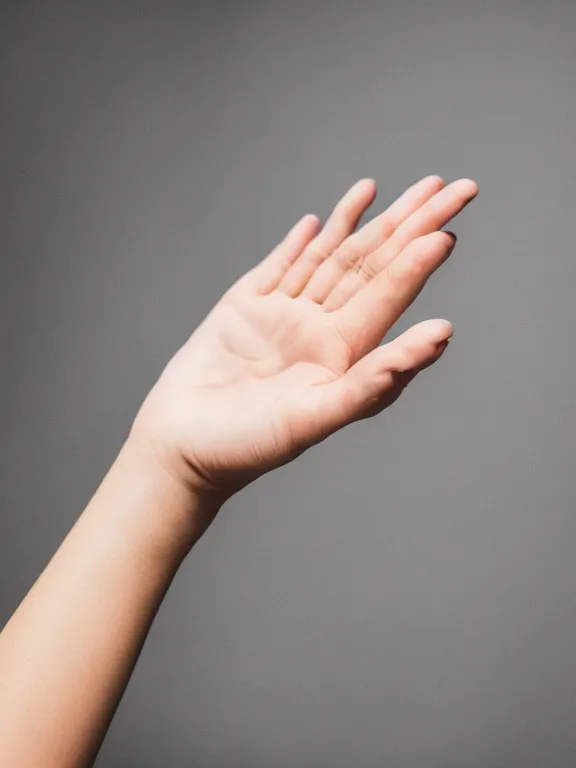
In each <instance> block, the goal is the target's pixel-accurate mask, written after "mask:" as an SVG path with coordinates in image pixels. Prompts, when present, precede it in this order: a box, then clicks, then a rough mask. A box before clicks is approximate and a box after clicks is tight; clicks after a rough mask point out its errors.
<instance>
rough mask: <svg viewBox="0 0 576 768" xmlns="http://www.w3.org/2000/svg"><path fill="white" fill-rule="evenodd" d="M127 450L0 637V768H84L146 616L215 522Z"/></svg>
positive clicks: (209, 511)
mask: <svg viewBox="0 0 576 768" xmlns="http://www.w3.org/2000/svg"><path fill="white" fill-rule="evenodd" d="M216 511H217V509H216V507H213V505H211V504H209V503H208V502H207V501H206V500H202V501H200V500H199V499H198V497H197V496H195V495H193V494H192V493H191V492H190V491H189V490H188V489H186V488H185V487H184V486H183V485H182V484H181V483H178V482H177V480H175V479H174V478H173V477H171V476H170V475H169V474H168V473H167V472H165V471H164V470H162V469H160V468H158V469H156V468H155V467H153V466H152V465H147V464H146V463H145V462H144V461H142V460H141V457H140V456H139V455H137V454H136V452H135V451H133V450H131V448H130V447H129V446H128V444H127V445H126V446H125V447H124V448H123V449H122V451H121V452H120V455H119V456H118V458H117V460H116V461H115V462H114V464H113V466H112V468H111V469H110V471H109V473H108V474H107V476H106V477H105V479H104V480H103V482H102V484H101V485H100V487H99V488H98V490H97V492H96V494H95V496H94V497H93V499H92V500H91V502H90V503H89V505H88V506H87V508H86V510H85V511H84V512H83V513H82V515H81V516H80V518H79V519H78V521H77V523H76V524H75V526H74V527H73V528H72V530H71V531H70V533H69V535H68V536H67V538H66V539H65V540H64V542H63V543H62V545H61V547H60V548H59V550H58V551H57V553H56V554H55V555H54V557H53V558H52V560H51V561H50V563H49V564H48V566H47V567H46V569H45V570H44V572H43V573H42V575H41V576H40V578H39V579H38V581H37V582H36V583H35V585H34V586H33V588H32V589H31V590H30V592H29V593H28V595H27V596H26V598H25V599H24V601H23V602H22V604H21V605H20V607H19V608H18V610H17V611H16V613H15V614H14V615H13V616H12V618H11V619H10V621H9V622H8V624H7V625H6V627H5V628H4V631H3V632H2V634H1V635H0V764H1V765H2V766H3V768H32V766H34V768H37V766H39V765H42V766H43V767H44V768H52V766H54V768H78V767H79V766H87V765H91V763H92V761H93V760H94V758H95V755H96V753H97V751H98V748H99V746H100V744H101V741H102V739H103V737H104V734H105V732H106V729H107V727H108V725H109V722H110V720H111V718H112V716H113V714H114V711H115V709H116V707H117V705H118V702H119V700H120V698H121V696H122V693H123V691H124V689H125V686H126V684H127V682H128V679H129V677H130V674H131V672H132V670H133V668H134V664H135V663H136V660H137V658H138V654H139V652H140V650H141V647H142V644H143V642H144V640H145V638H146V634H147V632H148V630H149V628H150V625H151V623H152V621H153V619H154V616H155V614H156V611H157V609H158V607H159V605H160V603H161V601H162V598H163V597H164V595H165V593H166V590H167V589H168V587H169V585H170V583H171V581H172V578H173V577H174V574H175V573H176V571H177V569H178V567H179V565H180V564H181V562H182V560H183V559H184V557H185V556H186V554H187V552H188V551H189V550H190V548H191V547H192V545H193V544H194V542H195V541H196V540H197V538H198V537H199V536H200V535H201V534H202V532H203V531H204V529H205V528H206V526H207V524H209V522H210V520H211V519H212V518H213V516H214V514H215V513H216Z"/></svg>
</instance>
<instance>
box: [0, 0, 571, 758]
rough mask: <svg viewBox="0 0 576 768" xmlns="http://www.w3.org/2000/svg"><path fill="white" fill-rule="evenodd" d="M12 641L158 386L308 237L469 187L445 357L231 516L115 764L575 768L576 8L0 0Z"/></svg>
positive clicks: (148, 675) (182, 606)
mask: <svg viewBox="0 0 576 768" xmlns="http://www.w3.org/2000/svg"><path fill="white" fill-rule="evenodd" d="M0 13H1V16H0V29H1V32H0V35H1V46H0V57H1V104H0V108H1V123H0V124H1V155H0V162H1V167H0V192H1V206H0V216H1V226H0V243H1V256H2V259H1V269H2V272H1V280H0V291H1V296H0V302H1V312H2V318H1V319H2V345H3V348H2V377H1V381H2V389H3V396H2V398H1V408H2V414H1V416H2V428H1V460H2V478H1V494H2V510H1V517H0V547H1V550H0V556H1V560H0V593H1V594H0V598H1V599H0V609H1V618H2V620H3V621H5V620H7V618H8V617H9V615H10V614H11V612H12V611H13V610H14V609H15V607H16V606H17V604H18V603H19V601H20V600H21V599H22V597H23V595H24V594H25V592H26V590H27V589H28V588H29V586H30V585H31V584H32V582H33V581H34V579H35V578H36V577H37V575H38V574H39V572H40V571H41V569H42V568H43V566H44V565H45V563H46V562H47V560H48V559H49V558H50V556H51V554H52V553H53V551H54V550H55V548H56V547H57V546H58V544H59V542H60V541H61V539H62V538H63V536H64V535H65V534H66V532H67V530H68V529H69V527H70V526H71V524H72V523H73V521H74V520H75V518H76V517H77V515H78V514H79V512H80V511H81V509H82V508H83V507H84V505H85V504H86V502H87V501H88V499H89V498H90V496H91V494H92V492H93V491H94V489H95V487H96V486H97V484H98V483H99V481H100V479H101V477H102V476H103V474H104V473H105V471H106V469H107V468H108V466H109V464H110V463H111V461H112V460H113V458H114V456H115V453H116V451H117V450H118V447H119V445H120V444H121V442H122V439H123V437H124V435H125V434H126V431H127V429H128V427H129V424H130V423H131V420H132V418H133V416H134V414H135V412H136V410H137V408H138V405H139V403H140V402H141V400H142V398H143V397H144V395H145V394H146V392H147V390H148V389H149V387H150V386H151V385H152V383H153V381H154V380H155V378H156V377H157V375H158V374H159V372H160V371H161V369H162V367H163V365H164V364H165V362H167V360H168V359H169V357H170V356H171V355H172V354H173V352H174V351H175V350H176V349H177V348H178V347H179V346H180V344H181V343H182V342H183V341H184V340H185V339H186V338H187V336H188V335H189V333H190V332H191V331H192V329H193V328H194V327H195V326H196V325H197V324H198V323H199V322H200V321H201V319H202V318H203V317H204V315H205V314H206V312H207V311H208V310H209V309H210V307H211V306H212V305H213V303H214V302H215V301H216V300H217V299H218V298H219V296H220V295H221V294H222V293H223V292H224V290H226V288H227V287H228V286H229V285H230V284H231V282H232V281H233V280H234V279H235V278H236V277H237V276H238V275H240V274H242V273H243V272H244V271H245V270H246V269H248V268H249V267H251V266H252V265H253V264H254V263H255V262H256V261H258V260H259V259H260V258H262V257H263V256H264V255H265V254H266V253H267V252H268V250H270V248H271V247H272V246H273V245H274V244H275V243H276V241H277V240H279V239H280V238H281V237H282V236H283V234H284V233H285V231H286V230H287V229H288V228H289V227H290V226H291V225H292V223H293V222H294V221H295V220H296V218H298V217H299V216H300V215H301V214H303V213H305V212H307V211H312V212H315V213H317V214H319V215H320V216H322V217H325V216H326V215H327V213H328V212H329V210H330V208H331V206H332V204H333V203H334V202H335V200H336V199H337V198H338V197H339V196H340V195H341V194H342V192H343V191H344V190H345V189H346V188H347V187H348V186H349V185H350V184H352V183H353V182H354V181H355V180H357V179H358V178H360V177H362V176H365V175H368V176H373V177H375V178H376V179H377V181H378V182H379V188H380V193H379V198H378V201H377V203H376V205H375V210H378V211H379V210H381V209H382V208H383V207H384V206H385V205H386V204H387V203H388V202H390V201H391V200H392V199H393V198H394V197H395V196H396V195H397V194H398V193H400V192H401V191H402V190H403V189H404V188H405V187H406V186H407V185H408V184H410V183H411V182H413V181H414V180H416V179H417V178H419V177H421V176H423V175H426V174H429V173H439V174H441V175H443V176H444V177H445V178H447V179H452V178H455V177H458V176H471V177H473V178H475V179H476V180H477V181H478V182H479V185H480V189H481V193H480V197H479V198H478V200H477V201H476V202H475V203H474V204H473V205H472V206H470V208H468V209H467V210H466V211H465V212H464V213H463V215H462V216H461V217H460V218H459V219H458V220H457V222H456V223H455V225H454V229H455V231H456V232H457V234H458V235H459V244H458V247H457V250H456V252H455V254H454V255H453V257H452V259H451V260H450V262H449V263H448V264H447V265H446V266H445V267H443V268H442V270H441V272H440V273H439V274H438V275H436V276H434V278H433V279H432V280H431V282H430V284H429V286H428V288H427V289H426V291H425V293H424V294H423V295H422V296H421V297H420V298H419V300H418V302H417V303H416V304H415V305H414V306H413V307H412V308H411V309H410V311H409V312H408V313H407V316H406V318H405V319H403V320H402V322H401V323H400V324H399V327H398V328H397V329H395V331H396V330H402V329H403V328H405V327H406V326H407V325H409V324H412V323H413V322H415V321H418V320H422V319H426V318H428V317H437V316H440V317H447V318H449V319H450V320H452V321H453V323H454V327H455V335H454V340H453V343H452V344H451V346H450V349H449V350H448V352H447V353H446V355H445V357H444V358H443V359H442V361H441V362H440V363H439V364H438V365H437V366H436V367H434V368H433V369H430V370H429V371H426V373H425V374H423V375H422V376H421V377H419V378H418V379H417V380H416V381H415V382H414V383H413V384H412V385H411V387H410V389H409V390H408V391H407V392H406V394H405V396H403V397H402V398H401V400H400V401H399V402H398V403H397V404H396V405H394V406H393V407H392V408H391V409H390V410H389V411H387V412H386V413H385V414H383V415H382V416H381V417H379V418H377V419H375V420H373V421H371V422H364V423H362V424H358V425H354V426H352V427H350V428H348V429H347V430H346V431H345V432H342V433H340V434H339V435H337V436H334V437H332V438H331V439H330V440H328V441H327V442H326V443H324V444H323V445H322V446H320V447H317V448H316V449H314V450H312V451H310V452H309V453H307V454H306V455H305V456H302V457H301V458H300V459H299V460H298V461H297V462H296V463H295V464H293V465H291V466H289V467H285V468H283V469H281V470H279V471H277V472H275V473H274V474H273V475H270V476H267V477H266V478H264V479H263V480H261V481H260V482H258V483H257V484H255V485H254V486H252V487H250V488H248V489H246V490H245V491H244V492H243V493H242V494H241V495H239V496H238V497H237V498H236V499H234V500H233V501H232V502H230V503H229V504H228V505H227V506H226V507H225V509H224V510H223V511H222V513H221V516H220V517H219V518H218V519H217V520H216V522H215V523H214V525H213V526H212V527H211V528H210V530H209V531H208V533H207V534H206V536H205V537H204V539H203V540H202V541H201V542H200V543H199V545H198V546H197V548H196V549H195V550H194V551H193V553H192V555H191V556H190V557H189V559H188V560H187V561H186V563H185V564H184V566H183V568H182V570H181V572H180V573H179V575H178V577H177V578H176V580H175V582H174V584H173V585H172V588H171V589H170V591H169V594H168V596H167V598H166V601H165V603H164V604H163V606H162V609H161V611H160V614H159V616H158V619H157V621H156V623H155V625H154V627H153V630H152V632H151V634H150V636H149V639H148V641H147V644H146V646H145V648H144V650H143V653H142V656H141V658H140V661H139V664H138V666H137V669H136V672H135V674H134V677H133V679H132V682H131V684H130V686H129V689H128V691H127V693H126V696H125V698H124V700H123V702H122V704H121V706H120V709H119V711H118V713H117V716H116V718H115V720H114V722H113V725H112V727H111V729H110V732H109V735H108V738H107V740H106V743H105V745H104V747H103V749H102V752H101V755H100V758H99V760H98V763H97V764H98V765H99V766H109V767H110V768H120V767H121V766H122V767H125V766H142V768H145V767H147V766H158V765H162V766H166V768H168V767H171V766H202V767H203V768H204V767H205V768H217V767H218V768H219V767H220V766H222V767H224V766H230V767H232V766H234V767H235V768H237V767H239V766H247V767H248V766H249V767H250V768H259V767H260V766H266V767H269V766H274V767H275V768H276V767H278V768H283V767H284V766H296V765H298V766H314V767H316V766H352V765H353V766H358V767H359V768H364V767H366V768H367V767H368V766H375V767H376V766H379V767H381V766H390V767H391V768H396V767H398V768H403V767H404V766H406V767H410V768H435V767H436V766H438V768H452V767H454V768H476V767H477V768H497V767H500V766H502V767H505V768H508V767H512V766H542V765H546V766H547V768H555V767H556V766H572V765H574V762H575V760H576V728H575V725H574V723H575V717H576V701H575V699H576V558H575V554H576V430H575V427H576V407H575V406H576V403H575V402H574V401H575V395H574V378H575V375H576V362H575V359H574V341H573V340H574V332H575V330H576V309H575V308H574V302H573V295H574V285H575V281H576V270H575V267H574V263H575V254H574V251H575V247H574V238H573V227H574V220H575V213H574V209H575V201H576V194H575V192H576V190H575V186H576V184H575V179H576V153H575V150H574V143H575V142H574V140H575V128H574V126H575V124H576V46H575V45H574V38H575V35H576V5H574V4H572V3H570V2H569V0H566V2H563V3H561V2H540V3H536V2H525V3H521V4H520V3H519V4H517V5H514V4H512V3H510V2H501V1H499V2H475V3H465V2H458V3H456V2H454V3H451V2H440V1H438V2H402V3H401V2H400V1H399V0H398V2H380V3H370V2H348V3H340V2H315V3H298V2H290V3H288V2H285V3H274V2H268V3H252V2H230V3H214V2H211V3H208V2H207V3H205V4H202V3H185V2H180V3H175V2H169V1H167V0H164V2H142V3H136V2H134V3H128V2H114V3H113V2H98V3H88V2H75V3H73V4H65V3H47V2H30V3H16V2H13V3H10V2H4V3H3V5H2V10H1V12H0Z"/></svg>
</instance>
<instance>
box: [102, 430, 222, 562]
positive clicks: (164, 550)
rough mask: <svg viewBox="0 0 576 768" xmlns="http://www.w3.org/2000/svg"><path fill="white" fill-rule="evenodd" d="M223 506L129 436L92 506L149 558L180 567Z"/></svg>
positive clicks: (117, 532)
mask: <svg viewBox="0 0 576 768" xmlns="http://www.w3.org/2000/svg"><path fill="white" fill-rule="evenodd" d="M223 501H224V500H221V499H219V498H216V497H215V496H213V495H210V494H208V493H205V492H203V491H202V490H201V489H200V488H196V487H195V486H194V485H192V484H190V483H188V482H185V481H183V480H182V479H181V478H180V477H179V476H178V474H177V473H175V472H173V471H172V468H171V466H170V465H169V464H167V463H164V461H162V459H161V457H159V456H157V455H156V454H155V453H154V452H152V451H151V450H149V449H148V447H147V446H146V445H144V444H141V443H139V442H138V441H136V440H133V439H132V438H131V437H129V438H128V439H127V440H126V442H125V443H124V445H123V446H122V448H121V450H120V452H119V453H118V456H117V457H116V459H115V461H114V463H113V464H112V466H111V467H110V470H109V471H108V473H107V475H106V477H105V478H104V480H103V482H102V484H101V486H100V487H99V489H98V491H97V493H96V495H95V496H94V499H93V501H92V502H91V505H90V506H94V507H95V508H96V513H97V515H98V516H99V517H101V518H102V517H103V518H106V521H107V523H109V524H110V526H111V529H112V530H113V531H114V533H115V535H116V534H119V535H120V537H121V538H122V539H126V540H129V541H131V542H133V543H134V544H135V545H136V546H137V547H139V548H140V549H141V550H142V553H143V555H144V556H145V557H146V558H148V559H153V560H155V561H158V560H169V561H176V562H180V561H181V560H182V559H184V558H185V557H186V555H187V554H188V552H189V551H190V549H191V548H192V547H193V546H194V544H195V543H196V542H197V541H198V539H199V538H200V537H201V536H202V534H203V533H204V532H205V531H206V529H207V528H208V527H209V525H210V524H211V522H212V521H213V519H214V518H215V517H216V515H217V513H218V511H219V509H220V507H221V506H222V504H223Z"/></svg>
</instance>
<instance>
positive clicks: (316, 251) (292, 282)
mask: <svg viewBox="0 0 576 768" xmlns="http://www.w3.org/2000/svg"><path fill="white" fill-rule="evenodd" d="M375 197H376V182H375V181H374V180H373V179H362V180H361V181H358V182H357V183H356V184H354V186H353V187H352V188H351V189H349V190H348V192H347V193H346V194H345V195H344V197H343V198H342V199H341V200H340V202H339V203H338V204H337V205H336V207H335V208H334V210H333V212H332V214H331V215H330V217H329V219H328V221H327V222H326V224H325V225H324V227H323V228H322V230H321V231H320V233H319V234H318V236H317V237H315V238H314V240H313V241H312V242H311V243H310V244H309V245H308V246H307V247H306V249H305V250H304V252H303V253H302V254H301V256H300V258H298V259H297V260H296V261H295V262H294V264H293V265H292V266H291V267H290V269H289V270H288V272H287V273H286V274H285V275H284V277H283V279H282V281H281V282H280V285H279V289H280V290H281V291H283V292H284V293H286V294H287V295H288V296H298V295H299V294H300V293H301V292H302V290H303V289H304V288H305V286H306V284H307V282H308V280H309V279H310V278H311V277H312V275H313V274H314V272H315V271H316V270H317V269H318V267H319V266H320V264H322V262H323V261H325V260H326V259H327V258H328V257H329V256H331V255H332V253H333V251H334V250H335V249H336V248H337V247H338V246H339V245H340V243H341V242H342V241H343V240H345V239H346V238H347V237H348V235H349V234H350V233H351V232H353V231H354V229H355V227H356V225H357V224H358V222H359V221H360V218H361V216H362V214H363V213H364V211H365V210H366V209H367V208H368V207H369V206H370V205H372V203H373V202H374V198H375Z"/></svg>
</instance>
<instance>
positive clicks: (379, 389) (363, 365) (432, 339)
mask: <svg viewBox="0 0 576 768" xmlns="http://www.w3.org/2000/svg"><path fill="white" fill-rule="evenodd" d="M451 335H452V325H451V323H449V322H448V321H447V320H427V321H425V322H423V323H418V325H415V326H412V328H409V329H408V330H407V331H405V332H404V333H403V334H402V335H401V336H398V337H397V338H396V339H394V340H393V341H391V342H389V343H388V344H384V345H383V346H381V347H378V348H377V349H375V350H373V351H372V352H370V353H369V354H368V355H366V356H365V357H363V358H362V359H361V360H359V361H358V362H357V363H356V364H355V365H353V366H352V367H351V368H350V369H349V370H348V371H347V373H345V374H344V376H342V377H340V378H339V379H337V380H336V381H334V382H331V383H330V384H326V385H324V386H322V387H317V388H316V391H315V393H314V396H315V398H316V402H315V403H314V404H313V407H314V412H315V413H316V414H317V416H316V419H317V420H318V422H319V429H320V431H321V432H322V437H327V436H328V435H329V434H332V433H333V432H335V431H336V430H338V429H340V428H341V427H343V426H345V425H346V424H349V423H351V422H353V421H358V420H359V419H363V418H368V417H369V416H373V415H375V414H376V413H379V412H380V411H382V410H383V409H384V408H386V407H387V406H388V405H391V404H392V403H393V402H394V401H395V400H396V399H397V398H398V396H399V395H400V394H401V392H402V390H403V389H404V388H405V387H406V386H407V384H408V383H409V382H410V381H411V380H412V379H413V378H414V377H415V376H416V374H417V373H418V372H419V371H421V370H422V369H423V368H426V367H428V366H429V365H432V364H433V363H434V362H435V361H436V360H438V358H439V357H440V356H441V355H442V354H443V352H444V350H445V349H446V347H447V342H448V339H449V338H450V336H451Z"/></svg>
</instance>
